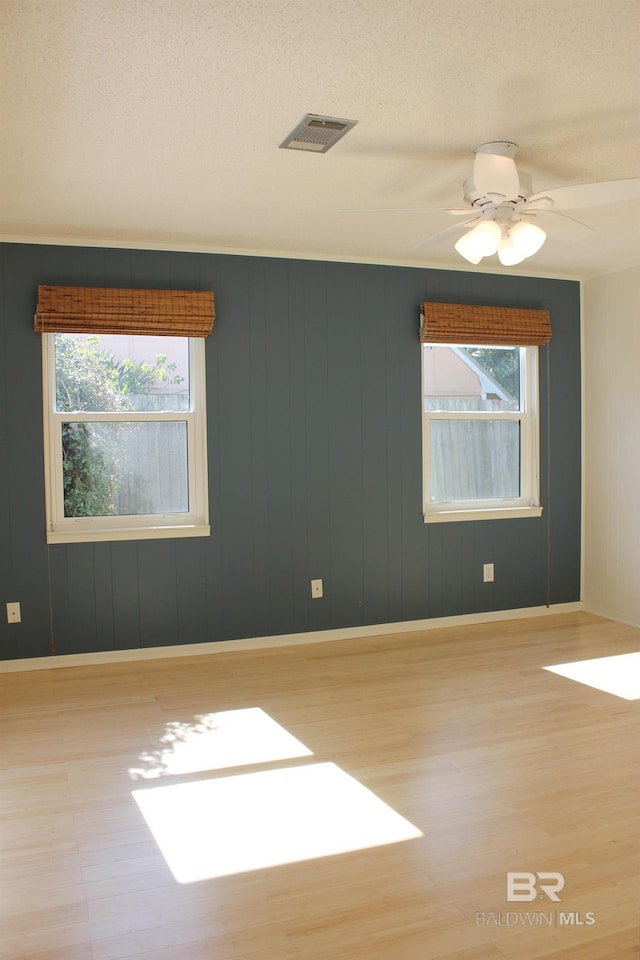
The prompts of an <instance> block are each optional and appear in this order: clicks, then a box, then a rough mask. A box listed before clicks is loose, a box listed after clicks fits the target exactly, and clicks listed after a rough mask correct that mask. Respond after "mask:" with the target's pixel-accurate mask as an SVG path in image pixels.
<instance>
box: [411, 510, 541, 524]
mask: <svg viewBox="0 0 640 960" xmlns="http://www.w3.org/2000/svg"><path fill="white" fill-rule="evenodd" d="M541 516H542V507H495V508H494V507H492V508H490V509H483V510H439V511H438V512H437V513H435V512H434V513H425V515H424V522H425V523H453V522H458V521H460V520H515V519H519V518H521V517H541Z"/></svg>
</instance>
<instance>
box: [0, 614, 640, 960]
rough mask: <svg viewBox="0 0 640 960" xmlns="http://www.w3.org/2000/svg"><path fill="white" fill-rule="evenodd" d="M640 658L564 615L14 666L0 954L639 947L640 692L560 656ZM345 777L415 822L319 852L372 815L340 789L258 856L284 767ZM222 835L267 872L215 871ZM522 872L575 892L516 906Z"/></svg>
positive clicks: (433, 954)
mask: <svg viewBox="0 0 640 960" xmlns="http://www.w3.org/2000/svg"><path fill="white" fill-rule="evenodd" d="M637 650H640V630H636V629H634V628H632V627H626V626H623V625H620V624H615V623H611V622H609V621H606V620H602V619H599V618H597V617H593V616H590V615H588V614H561V615H554V616H549V617H543V618H542V617H541V618H536V619H527V620H518V621H516V620H513V621H506V622H501V623H492V624H482V625H479V626H466V627H460V628H455V629H453V628H452V629H442V630H434V631H428V632H422V633H410V634H401V635H395V636H386V637H375V638H369V639H357V640H344V641H332V642H328V643H319V644H310V645H304V646H298V647H283V648H276V649H269V650H264V651H233V650H232V651H230V652H224V653H220V654H212V655H206V656H195V657H192V658H179V659H165V660H154V661H141V662H137V663H124V664H117V665H98V666H86V667H69V668H58V669H50V670H42V671H36V672H24V673H7V674H2V675H0V717H1V721H2V773H1V780H0V786H1V795H0V796H1V802H2V834H1V849H2V864H1V871H2V872H1V874H0V877H1V891H0V892H1V900H2V906H1V910H2V914H3V916H2V934H1V937H2V939H1V941H0V958H1V960H9V958H10V960H117V958H125V957H132V958H135V960H437V958H446V960H505V958H508V960H542V958H545V960H632V958H633V960H636V958H637V956H638V888H639V874H640V871H639V850H640V844H639V819H640V817H639V813H640V810H639V802H638V767H639V762H638V761H639V743H640V737H639V735H638V734H639V727H640V724H639V722H638V719H639V714H640V700H636V701H629V700H624V699H620V698H619V697H617V696H614V695H612V694H610V693H604V692H602V691H599V690H596V689H593V688H592V687H589V686H586V685H584V684H581V683H577V682H574V681H572V680H569V679H565V678H563V677H560V676H557V675H555V674H553V673H550V672H548V671H545V670H544V669H542V668H543V667H544V666H545V665H549V664H555V663H561V662H566V661H575V660H584V659H590V658H594V657H603V656H607V655H612V654H621V653H629V652H633V651H637ZM257 708H259V709H257ZM249 710H251V711H252V712H251V713H247V712H246V711H249ZM260 711H263V713H261V712H260ZM265 714H266V717H265ZM213 715H217V717H213ZM198 718H200V719H198ZM269 718H270V719H269ZM236 720H240V721H243V720H244V721H251V722H250V723H249V725H248V726H244V727H242V726H238V729H237V731H236V732H235V733H234V729H235V728H233V726H229V725H230V724H231V725H232V724H233V723H235V721H236ZM254 722H256V723H258V724H262V727H263V728H264V730H265V732H269V731H270V730H273V729H276V731H277V730H278V728H275V723H277V724H279V725H280V728H282V730H281V731H280V733H281V738H282V737H284V741H282V739H281V741H280V747H278V746H277V745H275V746H274V744H273V743H272V742H271V741H266V740H265V741H263V740H262V738H261V734H260V731H259V730H256V729H254V727H253V726H252V724H253V723H254ZM274 722H275V723H274ZM284 731H286V732H287V733H288V734H289V735H290V736H292V737H294V738H296V741H298V747H299V749H298V750H297V751H296V749H292V748H291V741H290V740H287V737H286V734H285V733H284ZM171 738H173V739H171ZM234 738H235V739H234ZM234 744H235V747H234ZM269 744H270V745H269ZM300 745H302V747H301V746H300ZM294 747H295V744H294ZM303 748H306V749H307V750H308V751H311V752H310V753H307V754H304V753H303ZM234 750H236V751H239V752H234ZM278 750H280V754H282V755H281V756H280V758H279V759H277V758H276V757H277V755H278ZM269 751H271V752H269ZM274 751H275V752H274ZM296 753H298V755H297V756H296V755H295V754H296ZM300 754H302V755H300ZM328 765H335V766H331V767H330V768H329V767H328ZM329 769H330V771H331V772H332V773H333V774H335V775H336V777H338V779H340V778H342V779H341V781H340V782H341V783H342V782H343V781H344V782H345V783H347V785H349V786H350V787H351V788H353V789H354V790H355V797H356V800H358V802H360V801H363V802H364V801H365V800H366V801H371V802H372V803H373V805H374V807H375V806H376V804H377V806H378V808H380V809H383V810H384V811H385V812H386V813H388V814H391V811H394V812H395V814H397V815H398V816H399V817H401V818H404V820H403V821H402V822H403V823H406V822H407V821H408V823H409V824H410V825H412V826H413V827H414V828H416V832H418V833H419V835H418V836H415V837H414V838H411V839H404V840H399V841H398V842H392V843H389V842H387V843H384V844H382V845H379V846H367V847H366V848H364V849H359V850H351V851H347V852H341V853H334V854H330V855H327V856H322V857H319V856H317V853H318V850H317V844H318V843H322V842H324V840H322V839H321V838H322V830H323V829H324V827H327V826H328V827H330V828H332V829H333V828H335V829H336V830H337V829H338V828H339V827H340V825H341V824H340V822H339V821H340V820H341V816H342V813H344V817H345V818H346V821H347V823H349V817H351V818H352V820H351V828H350V831H349V833H348V835H349V836H352V835H355V833H356V832H358V830H357V829H355V828H356V827H357V826H358V823H357V821H358V818H359V817H360V814H359V813H358V809H359V808H358V807H356V808H355V813H354V811H353V810H350V809H348V804H347V800H346V799H344V800H343V799H342V797H340V798H339V800H338V805H337V809H335V804H334V803H333V801H334V796H333V792H332V791H333V787H329V786H327V787H323V786H321V783H322V781H320V780H319V781H317V782H315V781H314V782H315V784H316V785H315V787H312V788H311V789H312V790H313V791H314V796H313V797H310V796H307V798H306V799H304V794H301V795H300V796H301V799H300V806H301V807H304V810H302V813H303V818H302V820H303V825H302V828H301V827H300V824H296V823H293V822H291V830H292V831H295V830H296V829H297V830H298V831H300V830H301V829H302V830H303V831H306V833H305V836H304V837H302V839H301V837H300V836H298V846H296V844H295V843H294V847H293V851H292V852H290V853H289V854H283V859H285V860H288V862H284V863H281V864H279V865H275V866H262V867H260V868H257V869H246V868H247V866H248V867H251V866H252V861H251V856H252V855H253V854H254V852H255V851H254V848H255V847H257V846H258V845H259V844H257V843H256V839H255V837H254V839H253V840H252V841H251V843H248V844H246V845H243V843H242V840H241V839H240V838H242V837H243V835H244V830H245V827H246V832H247V833H249V834H250V833H251V831H252V830H253V831H254V832H255V829H256V826H255V825H256V823H257V824H262V825H263V827H264V830H263V833H264V834H265V835H266V836H267V839H269V840H270V841H271V842H272V846H273V844H274V843H275V844H276V846H277V845H278V843H279V840H278V838H279V836H280V832H281V831H284V833H286V832H287V828H288V821H289V820H291V821H294V820H295V819H296V818H295V816H292V815H291V812H290V811H289V813H287V816H286V817H285V823H284V824H282V823H279V822H278V817H277V811H276V813H275V814H274V813H272V814H268V813H267V811H266V806H267V801H268V795H267V794H268V791H266V788H265V787H264V786H263V785H264V784H266V783H267V782H271V781H268V778H267V779H264V777H262V775H263V774H266V773H273V772H274V771H288V773H289V774H291V776H292V777H293V778H294V780H295V778H297V777H299V776H301V777H303V778H304V777H305V776H306V775H308V774H309V772H311V773H312V774H314V775H315V774H318V775H319V774H323V775H324V773H326V772H327V771H328V770H329ZM292 771H293V773H291V772H292ZM245 773H251V774H256V776H254V777H253V778H245V779H244V780H242V778H241V777H239V776H238V774H245ZM258 774H260V776H258ZM346 775H348V777H347V776H346ZM261 777H262V779H261ZM292 782H293V781H292ZM295 782H297V780H295ZM240 783H241V784H245V785H248V786H249V794H248V795H244V796H242V795H238V796H237V797H236V801H235V804H236V807H235V808H234V801H232V802H231V808H230V807H229V805H228V803H227V806H226V807H224V803H223V793H216V790H218V789H221V790H222V791H223V792H224V790H226V789H227V788H228V787H229V785H230V784H240ZM332 783H334V784H335V783H337V780H335V778H334V780H333V781H332ZM168 787H173V788H178V787H181V788H182V789H181V790H178V789H174V790H172V791H169V792H168V791H167V790H163V789H159V788H168ZM365 788H366V791H370V792H371V793H366V791H365ZM210 789H211V791H213V792H207V791H209V790H210ZM270 789H271V788H270ZM276 789H277V788H276ZM132 791H140V794H143V793H144V794H145V796H144V797H143V798H142V799H143V800H144V799H146V798H148V796H151V795H152V794H151V793H147V792H148V791H151V792H153V791H155V793H153V796H154V797H155V796H162V797H167V796H169V797H174V798H175V803H174V807H173V811H172V814H171V817H170V819H169V821H168V823H166V824H165V828H166V829H168V830H169V831H171V829H172V827H173V828H175V829H176V830H178V833H179V836H178V841H177V851H178V853H179V854H181V855H184V854H185V853H187V852H189V850H188V848H189V843H190V842H192V841H193V837H189V828H193V830H194V831H195V834H196V842H195V848H194V849H193V850H191V852H192V854H193V856H194V858H196V859H197V858H198V857H200V858H201V859H200V860H199V861H198V869H199V871H200V875H202V876H204V877H207V878H206V879H199V880H194V881H192V882H178V881H177V880H176V879H174V875H173V874H172V872H171V869H170V867H169V865H168V863H167V861H166V860H165V858H164V856H163V854H162V853H161V852H160V849H159V847H158V844H157V842H156V839H155V838H154V835H153V834H152V832H151V830H150V828H149V826H148V825H147V822H146V821H145V819H144V817H143V816H142V813H141V810H140V807H139V805H138V803H137V802H136V800H135V799H134V796H133V795H132ZM199 791H204V792H205V793H206V798H205V801H204V808H203V807H202V806H201V805H200V806H199V801H198V799H197V798H198V796H202V795H203V794H202V793H199ZM265 791H266V792H265ZM287 797H288V799H287ZM287 797H283V798H282V806H283V808H284V809H287V802H289V803H291V797H290V796H289V795H287ZM376 798H377V800H376ZM227 799H228V798H227ZM381 801H382V802H384V804H387V805H388V808H382V803H381ZM225 802H226V801H225ZM295 802H297V801H295ZM295 802H294V806H295ZM316 805H317V810H316ZM223 807H224V810H225V811H226V812H224V813H223V812H222V811H223ZM389 808H390V809H389ZM314 810H315V812H313V811H314ZM364 811H365V808H363V812H362V815H361V817H360V819H361V820H362V821H365V820H366V824H365V826H366V828H367V830H373V829H374V822H373V819H372V814H371V808H370V806H369V807H366V812H364ZM236 813H237V816H236ZM305 817H308V818H310V822H309V823H306V824H305V823H304V818H305ZM269 818H273V826H272V825H271V823H272V820H271V819H269ZM221 821H224V822H222V823H221ZM232 821H233V822H232ZM316 822H317V828H316ZM207 823H210V824H211V825H212V830H213V825H214V824H215V831H217V832H215V831H214V839H213V840H212V838H211V837H210V836H209V835H208V829H207V826H206V825H207ZM243 824H244V825H245V826H244V827H243ZM365 832H366V831H365ZM329 834H330V836H329V840H328V841H327V842H330V841H331V837H332V833H331V829H330V830H329ZM308 837H309V838H311V840H312V841H313V842H314V843H316V848H315V853H314V855H313V857H312V858H311V859H296V857H298V858H299V857H303V856H304V855H305V853H304V849H303V847H304V844H305V843H306V842H307V838H308ZM198 838H199V839H198ZM225 838H226V839H230V841H231V842H230V844H229V847H230V853H231V854H233V853H234V850H236V849H237V850H238V851H239V852H241V853H242V855H243V856H244V858H245V863H244V866H243V867H242V870H241V872H235V873H233V872H228V873H227V874H226V875H223V876H215V873H216V870H218V872H220V867H219V862H218V860H216V850H218V849H219V848H221V843H222V841H223V840H224V839H225ZM274 838H275V840H274ZM387 839H389V838H388V837H387ZM276 841H277V842H276ZM300 843H302V846H300ZM192 845H193V844H192ZM217 845H218V846H217ZM228 855H229V851H227V856H228ZM247 858H248V859H247ZM172 865H173V866H174V869H175V864H174V863H173V862H172ZM182 869H188V867H184V866H183V868H182ZM227 869H228V870H232V869H233V867H228V866H227ZM238 869H240V868H238ZM521 871H528V872H533V873H540V872H543V871H556V872H560V873H562V874H563V875H564V878H565V887H564V889H563V890H562V891H561V893H560V896H561V900H560V902H553V901H551V900H549V899H547V898H545V899H544V900H542V899H537V900H536V901H534V902H533V903H524V902H510V903H509V902H508V901H507V894H506V874H507V872H521ZM181 879H183V880H184V879H185V876H184V875H183V876H182V877H181ZM186 879H188V877H187V878H186ZM543 896H544V894H543ZM561 912H562V914H563V915H564V918H565V919H567V918H568V917H569V916H570V917H572V918H573V921H574V922H573V923H561V918H560V913H561ZM526 913H528V914H529V917H530V920H532V921H534V923H533V925H527V923H526V921H525V920H524V919H523V918H524V915H525V914H526ZM590 915H593V917H594V919H595V923H593V924H590V923H589V917H590ZM514 917H515V918H516V919H515V920H514ZM549 918H550V919H551V921H552V925H549ZM483 919H484V920H485V922H484V923H483V922H482V920H483ZM578 919H580V920H581V921H582V925H579V924H577V923H576V922H575V921H577V920H578ZM535 921H537V922H535Z"/></svg>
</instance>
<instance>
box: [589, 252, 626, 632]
mask: <svg viewBox="0 0 640 960" xmlns="http://www.w3.org/2000/svg"><path fill="white" fill-rule="evenodd" d="M583 308H584V309H583V316H584V376H585V381H584V397H585V401H584V403H585V407H584V411H585V548H584V596H583V600H584V603H585V606H586V608H587V610H590V611H591V612H592V613H596V614H600V615H602V616H605V617H609V618H611V619H614V620H621V621H624V622H626V623H631V624H634V625H636V626H640V266H638V267H632V268H630V269H628V270H622V271H620V272H619V273H614V274H608V275H606V276H602V277H597V278H594V279H593V280H589V281H587V282H586V283H585V284H584V302H583Z"/></svg>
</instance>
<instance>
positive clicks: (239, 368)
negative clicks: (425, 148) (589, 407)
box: [0, 244, 580, 659]
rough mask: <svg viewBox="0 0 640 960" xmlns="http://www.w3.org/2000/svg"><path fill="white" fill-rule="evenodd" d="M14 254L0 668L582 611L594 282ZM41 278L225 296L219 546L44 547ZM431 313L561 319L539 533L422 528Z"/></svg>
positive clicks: (119, 254)
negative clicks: (586, 367)
mask: <svg viewBox="0 0 640 960" xmlns="http://www.w3.org/2000/svg"><path fill="white" fill-rule="evenodd" d="M0 259H1V272H0V275H1V281H2V286H1V288H0V305H1V315H0V405H1V406H0V585H1V590H0V604H1V615H0V651H1V654H0V656H1V657H2V658H5V659H7V658H8V659H11V658H17V657H35V656H44V655H47V654H49V653H50V652H51V650H52V648H53V649H55V651H56V652H57V653H59V654H65V653H76V652H84V651H96V650H113V649H123V648H135V647H146V646H158V645H165V644H176V643H193V642H198V641H211V640H223V639H224V640H227V639H234V638H238V637H251V636H264V635H269V634H284V633H293V632H296V633H297V632H303V631H308V630H321V629H326V628H332V627H347V626H353V625H360V624H375V623H384V622H395V621H401V620H414V619H420V618H428V617H442V616H449V615H455V614H463V613H474V612H477V611H487V610H502V609H508V608H516V607H529V606H538V605H543V604H545V603H546V602H547V600H549V602H551V603H561V602H567V601H574V600H578V599H579V598H580V333H579V327H580V318H579V303H580V297H579V284H578V283H576V282H573V281H563V280H539V279H529V278H518V277H501V276H493V275H485V274H478V273H472V272H468V273H467V272H460V273H458V272H455V271H442V270H427V269H424V270H422V269H412V268H402V267H387V266H374V265H368V264H346V263H344V264H343V263H323V262H317V261H303V260H293V261H291V260H281V259H269V258H259V257H236V256H225V255H217V254H191V253H170V252H157V251H139V250H111V249H93V248H84V247H67V246H63V247H56V246H46V245H42V246H38V245H26V244H25V245H21V244H15V245H14V244H5V245H0ZM39 283H45V284H70V285H78V286H83V285H84V286H116V287H128V286H131V287H166V288H186V289H213V290H214V291H215V296H216V311H217V321H216V325H215V328H214V331H213V333H212V335H211V336H210V337H209V338H208V340H207V343H206V352H207V388H208V433H209V480H210V503H211V520H212V534H211V537H210V538H202V539H191V540H189V539H188V540H159V541H140V542H135V541H125V542H119V543H96V544H68V545H54V546H51V547H47V545H46V542H45V529H44V528H45V523H44V492H43V469H42V400H41V358H40V338H39V336H38V335H36V334H35V333H34V332H33V313H34V309H35V304H36V298H37V289H36V288H37V285H38V284H39ZM427 299H430V300H443V301H455V302H466V303H479V304H493V305H503V306H523V307H533V308H544V309H548V310H549V311H550V313H551V322H552V328H553V339H552V341H551V344H550V346H549V347H548V348H542V349H541V351H540V374H541V397H542V417H541V420H542V436H541V454H542V464H541V466H542V478H543V482H542V500H543V505H544V508H545V509H544V515H543V517H542V518H541V519H523V520H500V521H480V522H466V523H446V524H429V525H425V524H424V522H423V519H422V479H421V413H420V390H421V384H420V346H419V343H418V313H419V304H420V303H421V302H422V301H423V300H427ZM548 372H549V373H550V382H549V384H547V373H548ZM548 425H549V428H550V436H548V435H547V426H548ZM548 454H550V456H548ZM549 464H550V471H548V469H547V468H548V465H549ZM485 562H493V563H495V569H496V580H495V583H493V584H484V583H482V564H483V563H485ZM312 577H321V578H322V579H323V581H324V590H325V596H324V598H323V599H322V600H311V599H310V588H309V581H310V579H311V578H312ZM14 600H18V601H20V603H21V605H22V623H21V624H19V625H8V624H6V622H5V619H6V618H5V616H4V604H5V603H6V602H7V601H14Z"/></svg>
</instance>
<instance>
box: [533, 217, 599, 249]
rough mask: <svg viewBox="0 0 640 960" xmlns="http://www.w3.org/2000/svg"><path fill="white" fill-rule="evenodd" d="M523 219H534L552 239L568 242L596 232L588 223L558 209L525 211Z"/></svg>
mask: <svg viewBox="0 0 640 960" xmlns="http://www.w3.org/2000/svg"><path fill="white" fill-rule="evenodd" d="M523 219H527V220H533V222H534V223H536V224H537V225H538V226H539V227H542V229H543V230H544V231H545V233H547V234H548V236H549V238H550V239H557V240H565V241H567V242H568V243H575V242H577V241H578V240H586V239H587V237H590V236H592V234H594V233H595V230H593V228H592V227H589V226H587V224H586V223H581V222H580V221H579V220H574V219H573V217H568V216H567V215H566V214H564V213H558V212H557V211H556V210H539V211H536V212H535V213H531V214H527V213H526V211H525V212H524V214H523Z"/></svg>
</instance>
